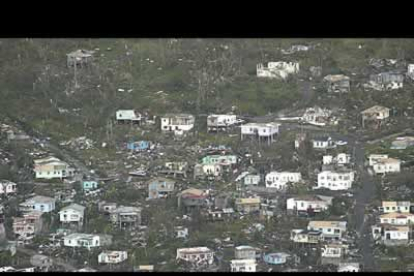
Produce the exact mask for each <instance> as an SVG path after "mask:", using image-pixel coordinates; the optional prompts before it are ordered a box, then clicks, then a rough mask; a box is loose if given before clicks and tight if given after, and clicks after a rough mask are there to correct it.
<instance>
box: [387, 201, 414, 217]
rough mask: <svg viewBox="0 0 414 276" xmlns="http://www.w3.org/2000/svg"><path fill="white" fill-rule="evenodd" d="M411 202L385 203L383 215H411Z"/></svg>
mask: <svg viewBox="0 0 414 276" xmlns="http://www.w3.org/2000/svg"><path fill="white" fill-rule="evenodd" d="M410 207H411V202H409V201H383V202H382V208H381V209H382V212H383V213H386V214H387V213H395V212H399V213H410Z"/></svg>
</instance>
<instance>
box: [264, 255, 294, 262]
mask: <svg viewBox="0 0 414 276" xmlns="http://www.w3.org/2000/svg"><path fill="white" fill-rule="evenodd" d="M288 257H290V255H289V254H286V253H270V254H267V255H265V256H264V257H263V260H264V261H265V263H267V264H272V265H279V264H284V263H286V260H287V258H288Z"/></svg>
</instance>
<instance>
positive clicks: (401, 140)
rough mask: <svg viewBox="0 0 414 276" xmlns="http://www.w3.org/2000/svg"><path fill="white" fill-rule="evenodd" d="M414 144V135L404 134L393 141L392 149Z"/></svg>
mask: <svg viewBox="0 0 414 276" xmlns="http://www.w3.org/2000/svg"><path fill="white" fill-rule="evenodd" d="M412 146H414V137H411V136H404V137H397V138H396V139H395V140H394V141H393V142H392V143H391V147H390V149H396V150H404V149H406V148H408V147H412Z"/></svg>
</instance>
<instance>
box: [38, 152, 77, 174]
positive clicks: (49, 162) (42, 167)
mask: <svg viewBox="0 0 414 276" xmlns="http://www.w3.org/2000/svg"><path fill="white" fill-rule="evenodd" d="M34 172H35V177H36V179H63V178H66V177H72V176H73V175H74V172H75V170H74V169H73V168H71V167H70V166H69V165H68V163H66V162H63V161H61V160H60V159H58V158H56V157H48V158H42V159H37V160H34Z"/></svg>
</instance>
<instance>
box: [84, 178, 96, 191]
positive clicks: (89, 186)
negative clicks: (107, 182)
mask: <svg viewBox="0 0 414 276" xmlns="http://www.w3.org/2000/svg"><path fill="white" fill-rule="evenodd" d="M82 188H83V190H84V191H89V190H95V189H97V188H98V182H96V181H92V180H84V181H82Z"/></svg>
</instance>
